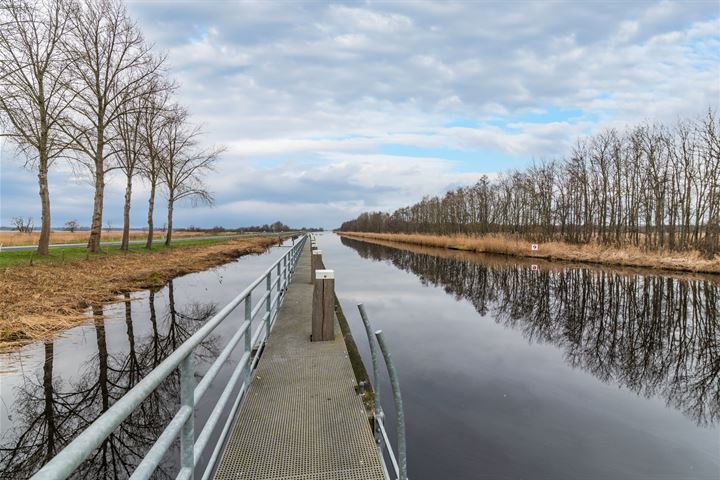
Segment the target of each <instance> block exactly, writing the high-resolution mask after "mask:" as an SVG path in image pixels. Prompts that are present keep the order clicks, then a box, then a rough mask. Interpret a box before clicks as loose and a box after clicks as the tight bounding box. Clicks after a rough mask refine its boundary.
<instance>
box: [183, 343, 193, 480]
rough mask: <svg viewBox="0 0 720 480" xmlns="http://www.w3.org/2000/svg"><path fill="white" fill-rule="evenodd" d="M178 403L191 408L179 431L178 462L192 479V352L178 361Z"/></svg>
mask: <svg viewBox="0 0 720 480" xmlns="http://www.w3.org/2000/svg"><path fill="white" fill-rule="evenodd" d="M180 404H181V405H182V406H187V407H190V408H191V409H192V410H191V413H190V417H189V418H188V419H187V420H185V423H184V424H183V426H182V431H181V432H180V463H181V467H182V468H183V469H184V470H185V469H189V472H190V476H189V477H188V478H190V479H191V480H192V479H193V478H194V475H195V454H194V452H193V450H194V448H195V410H194V408H195V372H193V362H192V353H190V354H188V355H187V356H186V357H185V358H184V359H183V360H182V363H180Z"/></svg>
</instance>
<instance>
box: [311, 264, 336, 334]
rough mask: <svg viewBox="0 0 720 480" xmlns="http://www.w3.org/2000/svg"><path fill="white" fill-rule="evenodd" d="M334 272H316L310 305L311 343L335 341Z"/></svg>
mask: <svg viewBox="0 0 720 480" xmlns="http://www.w3.org/2000/svg"><path fill="white" fill-rule="evenodd" d="M334 306H335V272H334V271H333V270H316V271H315V285H314V288H313V303H312V337H311V341H313V342H320V341H327V340H334V339H335V308H334Z"/></svg>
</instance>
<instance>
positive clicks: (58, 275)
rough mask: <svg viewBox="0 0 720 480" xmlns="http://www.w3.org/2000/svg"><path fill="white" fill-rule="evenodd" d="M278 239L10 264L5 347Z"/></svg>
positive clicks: (0, 305)
mask: <svg viewBox="0 0 720 480" xmlns="http://www.w3.org/2000/svg"><path fill="white" fill-rule="evenodd" d="M275 243H277V238H275V237H269V236H264V237H249V238H242V239H232V240H227V241H223V242H221V243H213V244H209V245H195V246H185V247H176V248H173V249H166V250H160V251H153V252H141V251H137V252H130V253H127V254H123V255H113V256H106V257H103V256H100V257H92V258H90V259H89V260H85V261H79V262H72V263H62V264H60V263H50V264H41V265H34V266H30V265H27V266H15V267H12V268H6V269H5V270H4V271H1V272H0V352H2V351H13V350H16V349H18V348H19V347H20V346H22V345H23V344H26V343H28V342H31V341H35V340H44V339H49V338H52V337H53V336H54V335H56V334H57V333H58V332H60V331H62V330H65V329H67V328H70V327H73V326H76V325H78V324H80V323H83V322H85V321H87V320H88V319H89V318H90V317H88V315H87V313H86V309H87V307H88V306H91V305H100V304H105V303H111V302H114V301H117V300H118V298H117V296H118V294H119V293H123V292H132V291H137V290H141V289H146V288H156V287H161V286H163V285H165V284H166V283H167V282H168V281H169V280H170V279H172V278H174V277H177V276H180V275H185V274H187V273H192V272H198V271H201V270H206V269H208V268H211V267H215V266H217V265H221V264H223V263H226V262H229V261H231V260H234V259H236V258H237V257H240V256H242V255H246V254H253V253H262V252H264V251H266V250H267V248H268V247H270V246H271V245H273V244H275Z"/></svg>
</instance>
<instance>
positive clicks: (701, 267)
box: [339, 232, 720, 274]
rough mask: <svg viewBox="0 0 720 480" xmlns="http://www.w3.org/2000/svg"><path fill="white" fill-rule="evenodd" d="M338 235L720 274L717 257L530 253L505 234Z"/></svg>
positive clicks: (598, 250) (579, 249)
mask: <svg viewBox="0 0 720 480" xmlns="http://www.w3.org/2000/svg"><path fill="white" fill-rule="evenodd" d="M339 234H340V235H343V236H347V237H349V238H356V239H361V240H380V241H388V242H398V243H405V244H412V245H422V246H428V247H439V248H449V249H453V250H462V251H468V252H477V253H493V254H501V255H513V256H519V257H535V258H542V259H546V260H567V261H572V262H581V263H595V264H601V265H622V266H629V267H642V268H652V269H662V270H674V271H682V272H696V273H714V274H720V256H715V258H713V259H706V258H703V257H702V256H701V255H700V254H699V253H698V252H682V253H681V252H645V251H642V250H640V249H638V248H634V247H627V248H621V249H620V248H614V247H607V246H603V245H597V244H591V245H574V244H569V243H564V242H545V243H541V244H539V250H538V251H536V252H533V251H532V250H531V249H530V243H529V242H527V241H525V240H520V239H518V238H515V237H511V236H507V235H484V236H467V235H447V236H445V235H423V234H401V233H364V232H339Z"/></svg>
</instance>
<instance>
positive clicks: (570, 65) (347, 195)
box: [0, 0, 720, 227]
mask: <svg viewBox="0 0 720 480" xmlns="http://www.w3.org/2000/svg"><path fill="white" fill-rule="evenodd" d="M719 5H720V4H719V3H718V2H717V0H712V1H703V2H700V1H695V2H692V1H684V2H650V1H620V0H617V1H616V0H607V1H604V2H546V1H517V0H515V1H498V2H485V1H475V2H470V1H465V2H459V3H446V2H442V3H440V2H437V3H433V2H412V1H398V2H374V1H368V2H348V3H321V2H307V3H302V2H294V1H293V2H291V1H285V2H279V1H277V2H267V1H257V2H224V1H188V2H184V1H173V2H163V1H152V2H144V1H137V2H131V3H129V10H130V13H131V15H132V16H133V17H135V18H136V19H137V21H138V23H139V24H140V25H141V27H142V28H143V30H144V32H145V35H146V37H147V38H148V39H149V40H150V41H151V42H153V43H154V44H155V46H156V48H157V49H159V50H163V51H166V52H167V53H168V58H169V62H170V65H171V69H172V73H173V75H174V76H175V78H176V79H177V80H178V81H179V83H180V85H181V89H180V91H179V99H180V101H181V102H182V103H184V104H186V105H187V106H188V107H189V109H190V111H191V112H192V114H193V118H194V121H196V122H197V123H199V124H202V125H203V128H204V130H205V131H206V132H207V134H206V135H205V141H206V142H207V144H208V145H210V144H223V145H225V146H226V147H227V148H228V149H227V152H226V153H225V154H224V155H223V157H222V158H221V160H220V161H219V163H218V165H217V169H216V171H215V172H214V173H212V174H211V176H210V177H209V178H208V182H209V183H210V185H211V188H212V190H213V191H214V192H215V195H216V199H217V204H216V205H215V207H213V208H207V207H198V208H192V207H191V206H190V205H185V206H182V207H181V208H179V209H177V210H176V224H177V225H179V226H186V225H191V224H194V225H199V226H213V225H224V226H228V227H230V226H239V225H248V224H256V223H266V222H272V221H274V220H277V219H280V220H282V221H284V222H286V223H288V224H291V225H295V226H301V225H308V226H310V225H320V226H324V227H335V226H337V225H339V223H340V222H341V221H343V220H345V219H348V218H350V217H354V216H355V215H357V214H358V213H360V212H361V211H364V210H368V209H383V210H386V209H394V208H397V207H399V206H403V205H405V204H408V203H412V202H415V201H417V200H419V199H420V198H421V197H422V196H423V195H426V194H438V193H442V192H444V191H446V190H448V189H450V188H453V187H454V186H457V185H461V184H467V183H472V182H474V181H475V180H476V179H477V178H478V176H479V175H481V174H483V173H494V172H500V171H505V170H508V169H512V168H522V167H523V166H526V165H528V164H530V163H531V162H532V161H533V160H534V159H541V158H555V157H561V156H563V155H564V154H566V153H567V152H568V149H569V146H570V145H571V144H572V143H573V142H574V140H575V139H576V138H577V137H578V136H581V135H585V134H588V133H592V132H593V131H596V130H597V129H600V128H604V127H606V126H623V125H626V124H631V123H635V122H639V121H643V120H661V121H668V122H672V121H674V120H675V119H677V118H678V117H695V116H697V115H700V114H702V112H703V111H705V110H707V108H708V107H710V106H712V107H713V108H716V109H717V108H719V107H720V53H719V52H720V6H719ZM0 174H1V179H0V188H1V191H0V202H1V205H0V224H2V225H7V224H9V220H10V218H11V217H13V216H16V215H25V216H33V217H35V218H36V219H39V217H40V208H39V198H38V196H37V186H36V179H35V174H34V173H33V172H31V171H28V170H24V169H23V168H22V162H21V161H20V159H18V158H16V156H15V155H14V153H13V148H12V146H10V145H4V146H2V148H0ZM107 189H108V197H107V199H106V208H105V218H106V219H109V220H110V221H111V223H112V224H113V225H114V226H119V225H120V223H121V219H122V213H121V208H122V182H121V181H120V179H119V178H115V179H112V180H111V181H110V183H109V185H108V187H107ZM146 191H147V189H146V188H145V186H143V185H142V184H138V186H137V191H136V194H135V195H136V200H135V202H134V203H133V217H132V223H133V226H138V227H141V226H142V225H143V222H144V217H145V212H144V208H145V203H146ZM51 195H52V202H53V207H54V210H53V224H54V225H58V226H59V225H62V223H63V222H65V221H66V220H68V219H71V218H77V219H78V220H80V222H81V223H82V224H85V225H87V224H89V220H90V214H91V203H92V188H91V187H90V185H89V184H87V183H85V182H83V181H81V180H78V179H76V178H75V177H74V176H73V175H72V172H71V170H70V169H69V168H68V167H67V166H65V165H58V166H57V167H56V168H55V170H54V171H53V172H52V175H51ZM162 215H164V210H163V209H160V211H159V212H158V217H157V220H156V222H158V223H160V224H162V223H163V222H164V220H162Z"/></svg>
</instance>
